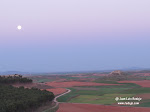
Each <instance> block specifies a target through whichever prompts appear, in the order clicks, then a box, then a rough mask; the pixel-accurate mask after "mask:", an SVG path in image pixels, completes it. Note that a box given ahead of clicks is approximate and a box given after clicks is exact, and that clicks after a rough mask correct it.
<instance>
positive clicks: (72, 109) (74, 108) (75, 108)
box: [57, 103, 150, 112]
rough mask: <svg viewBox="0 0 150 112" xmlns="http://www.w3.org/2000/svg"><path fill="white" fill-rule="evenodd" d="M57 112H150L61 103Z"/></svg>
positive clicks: (140, 108)
mask: <svg viewBox="0 0 150 112" xmlns="http://www.w3.org/2000/svg"><path fill="white" fill-rule="evenodd" d="M57 112H150V108H142V107H119V106H104V105H93V104H71V103H61V104H60V106H59V110H58V111H57Z"/></svg>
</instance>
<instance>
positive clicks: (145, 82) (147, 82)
mask: <svg viewBox="0 0 150 112" xmlns="http://www.w3.org/2000/svg"><path fill="white" fill-rule="evenodd" d="M118 82H119V83H135V84H138V85H140V86H142V87H150V80H142V81H118Z"/></svg>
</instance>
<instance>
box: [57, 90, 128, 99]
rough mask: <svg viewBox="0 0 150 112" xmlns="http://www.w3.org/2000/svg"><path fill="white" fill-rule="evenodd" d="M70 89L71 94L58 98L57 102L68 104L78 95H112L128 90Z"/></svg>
mask: <svg viewBox="0 0 150 112" xmlns="http://www.w3.org/2000/svg"><path fill="white" fill-rule="evenodd" d="M69 89H71V92H70V93H68V94H66V95H64V96H62V97H59V98H58V99H57V100H58V101H59V102H68V101H70V100H71V99H72V98H75V97H77V96H80V95H89V96H96V97H97V96H103V95H105V94H110V93H111V94H113V93H119V92H121V91H124V90H127V89H129V88H100V89H99V90H76V89H74V88H69Z"/></svg>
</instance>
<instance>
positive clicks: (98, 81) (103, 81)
mask: <svg viewBox="0 0 150 112" xmlns="http://www.w3.org/2000/svg"><path fill="white" fill-rule="evenodd" d="M94 82H96V83H106V84H119V83H118V82H116V81H106V80H96V81H94Z"/></svg>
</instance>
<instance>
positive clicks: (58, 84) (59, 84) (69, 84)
mask: <svg viewBox="0 0 150 112" xmlns="http://www.w3.org/2000/svg"><path fill="white" fill-rule="evenodd" d="M46 85H49V86H52V87H58V88H61V87H73V86H106V85H120V84H104V83H94V82H77V81H72V82H55V81H54V82H48V83H46Z"/></svg>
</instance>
